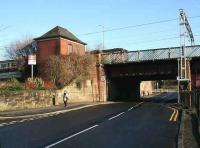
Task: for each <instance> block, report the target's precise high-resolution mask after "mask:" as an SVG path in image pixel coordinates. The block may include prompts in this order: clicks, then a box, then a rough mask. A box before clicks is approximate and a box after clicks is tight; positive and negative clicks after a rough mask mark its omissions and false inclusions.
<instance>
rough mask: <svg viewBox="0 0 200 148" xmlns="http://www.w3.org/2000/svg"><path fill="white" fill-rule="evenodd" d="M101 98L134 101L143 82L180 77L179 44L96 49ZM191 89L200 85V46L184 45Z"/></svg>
mask: <svg viewBox="0 0 200 148" xmlns="http://www.w3.org/2000/svg"><path fill="white" fill-rule="evenodd" d="M96 55H97V57H98V65H97V74H98V80H99V93H100V95H99V97H100V100H108V101H119V100H120V101H133V100H137V99H139V98H140V87H139V85H140V82H141V81H146V80H177V76H178V75H179V73H180V71H179V65H180V64H179V63H180V58H181V55H182V49H181V48H180V47H172V48H160V49H149V50H138V51H127V50H123V49H121V50H120V49H115V50H103V51H96ZM185 57H186V61H185V64H186V67H187V78H188V79H189V86H188V91H191V90H194V89H197V88H199V87H200V45H195V46H186V48H185Z"/></svg>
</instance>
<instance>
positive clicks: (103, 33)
mask: <svg viewBox="0 0 200 148" xmlns="http://www.w3.org/2000/svg"><path fill="white" fill-rule="evenodd" d="M99 26H100V27H102V37H103V40H102V44H103V45H102V46H103V50H104V31H105V30H104V26H103V25H99Z"/></svg>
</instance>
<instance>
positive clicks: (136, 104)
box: [128, 102, 144, 111]
mask: <svg viewBox="0 0 200 148" xmlns="http://www.w3.org/2000/svg"><path fill="white" fill-rule="evenodd" d="M142 103H144V102H140V103H138V104H136V105H134V106H132V107H131V108H129V109H128V111H131V110H132V109H134V108H135V107H138V106H139V105H140V104H142Z"/></svg>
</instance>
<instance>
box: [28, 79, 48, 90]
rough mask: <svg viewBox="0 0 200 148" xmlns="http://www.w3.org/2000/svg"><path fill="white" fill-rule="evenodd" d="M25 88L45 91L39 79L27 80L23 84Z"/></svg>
mask: <svg viewBox="0 0 200 148" xmlns="http://www.w3.org/2000/svg"><path fill="white" fill-rule="evenodd" d="M25 87H26V88H27V89H45V88H44V81H43V80H42V79H41V78H34V79H32V78H28V79H27V81H26V82H25Z"/></svg>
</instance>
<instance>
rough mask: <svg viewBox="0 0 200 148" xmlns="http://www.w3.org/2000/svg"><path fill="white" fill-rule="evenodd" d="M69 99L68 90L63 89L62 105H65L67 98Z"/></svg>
mask: <svg viewBox="0 0 200 148" xmlns="http://www.w3.org/2000/svg"><path fill="white" fill-rule="evenodd" d="M68 99H69V94H68V92H67V91H66V90H65V91H64V94H63V102H64V105H65V107H67V100H68Z"/></svg>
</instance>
